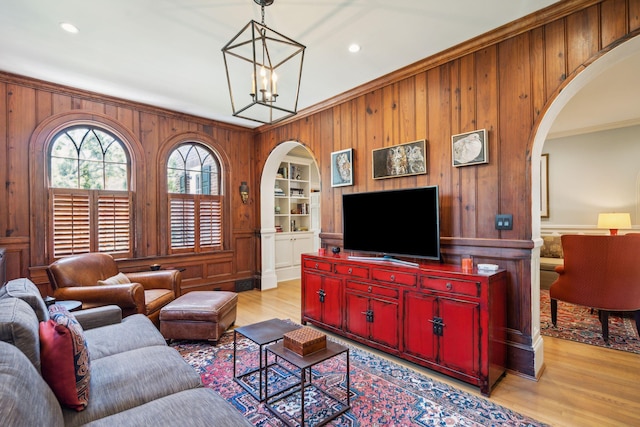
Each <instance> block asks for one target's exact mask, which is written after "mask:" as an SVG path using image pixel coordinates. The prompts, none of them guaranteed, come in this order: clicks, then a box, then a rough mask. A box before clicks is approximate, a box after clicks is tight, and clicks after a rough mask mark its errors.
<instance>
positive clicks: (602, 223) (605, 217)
mask: <svg viewBox="0 0 640 427" xmlns="http://www.w3.org/2000/svg"><path fill="white" fill-rule="evenodd" d="M598 228H608V229H609V233H610V234H611V235H612V236H615V235H617V234H618V230H619V229H621V228H631V214H629V213H601V214H598Z"/></svg>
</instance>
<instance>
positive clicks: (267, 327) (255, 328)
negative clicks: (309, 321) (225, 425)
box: [233, 319, 302, 402]
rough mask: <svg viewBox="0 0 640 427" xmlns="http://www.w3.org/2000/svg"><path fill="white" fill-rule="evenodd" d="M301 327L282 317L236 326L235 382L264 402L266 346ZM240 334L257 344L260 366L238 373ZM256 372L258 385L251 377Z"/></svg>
mask: <svg viewBox="0 0 640 427" xmlns="http://www.w3.org/2000/svg"><path fill="white" fill-rule="evenodd" d="M301 327H302V326H301V325H296V324H295V323H291V322H285V321H284V320H281V319H270V320H265V321H263V322H259V323H254V324H252V325H247V326H241V327H239V328H235V329H234V331H233V379H234V380H235V382H237V383H238V384H240V385H241V386H242V387H243V388H244V389H245V390H247V392H248V393H249V394H251V395H252V396H253V397H254V398H256V399H257V400H258V401H260V402H262V401H263V400H264V399H265V393H264V392H263V390H264V383H265V379H266V377H264V376H263V375H264V373H265V369H266V367H267V364H268V359H267V354H266V353H265V352H264V346H265V345H267V344H271V343H274V342H276V341H279V340H281V339H282V338H283V336H284V334H286V333H287V332H291V331H295V330H296V329H299V328H301ZM238 334H239V335H242V336H243V337H245V338H246V339H248V340H250V341H252V342H253V343H255V344H257V345H258V347H259V349H260V351H259V353H258V358H259V362H258V367H257V368H254V369H250V370H249V371H246V372H244V373H242V374H238V373H237V370H236V362H237V343H238ZM256 372H257V373H258V385H257V387H256V386H255V385H252V383H251V379H252V377H253V375H254V374H255V373H256ZM254 382H255V381H254Z"/></svg>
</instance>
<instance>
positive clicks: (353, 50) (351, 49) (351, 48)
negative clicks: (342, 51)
mask: <svg viewBox="0 0 640 427" xmlns="http://www.w3.org/2000/svg"><path fill="white" fill-rule="evenodd" d="M349 52H351V53H356V52H360V45H359V44H356V43H353V44H352V45H350V46H349Z"/></svg>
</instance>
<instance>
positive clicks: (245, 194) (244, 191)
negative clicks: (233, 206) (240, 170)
mask: <svg viewBox="0 0 640 427" xmlns="http://www.w3.org/2000/svg"><path fill="white" fill-rule="evenodd" d="M240 197H241V198H242V203H243V204H245V205H246V204H247V203H248V202H249V186H248V185H247V181H242V182H241V183H240Z"/></svg>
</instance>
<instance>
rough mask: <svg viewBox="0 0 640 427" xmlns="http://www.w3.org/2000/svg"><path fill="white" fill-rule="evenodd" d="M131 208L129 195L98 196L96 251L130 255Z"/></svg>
mask: <svg viewBox="0 0 640 427" xmlns="http://www.w3.org/2000/svg"><path fill="white" fill-rule="evenodd" d="M131 206H132V197H131V195H130V194H129V193H123V194H120V195H117V194H99V195H98V250H99V251H100V252H111V253H123V252H124V253H130V252H131V247H132V246H133V245H132V244H131V223H132V221H131Z"/></svg>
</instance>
